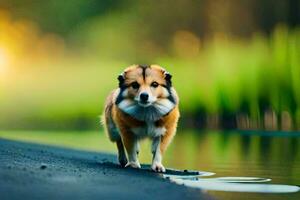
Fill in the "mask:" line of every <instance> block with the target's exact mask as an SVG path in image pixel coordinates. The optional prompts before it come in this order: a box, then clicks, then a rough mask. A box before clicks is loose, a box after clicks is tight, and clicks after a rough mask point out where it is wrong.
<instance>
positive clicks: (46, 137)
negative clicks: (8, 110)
mask: <svg viewBox="0 0 300 200" xmlns="http://www.w3.org/2000/svg"><path fill="white" fill-rule="evenodd" d="M0 137H4V138H11V139H17V140H25V141H34V142H39V143H45V144H52V145H59V146H66V147H72V148H76V149H84V150H93V151H106V152H113V153H115V152H116V148H115V146H114V145H113V144H111V143H110V142H109V141H108V139H107V138H106V137H105V135H104V134H101V133H98V132H32V131H27V132H24V131H22V132H20V131H17V132H3V131H2V132H0ZM141 147H142V149H141V153H140V156H139V157H140V161H141V162H142V163H149V162H151V153H150V144H149V142H145V143H144V144H142V145H141ZM164 165H165V166H166V167H168V168H176V169H182V170H184V169H189V170H197V171H206V172H212V174H206V175H208V176H206V177H195V176H190V177H186V178H185V179H183V178H184V177H182V176H181V177H179V178H178V177H177V180H175V181H174V177H172V178H173V180H172V181H174V182H176V181H177V183H178V184H185V185H189V186H190V187H197V188H202V189H204V190H205V191H206V192H207V193H209V194H211V195H212V196H215V197H216V198H219V199H293V200H298V199H300V192H296V193H295V191H297V189H298V187H294V186H299V185H300V133H284V132H237V131H233V132H221V131H205V132H203V131H196V130H179V131H178V133H177V135H176V136H175V138H174V141H173V142H172V144H171V146H170V148H169V149H168V150H167V152H166V154H165V156H164ZM175 178H176V177H175ZM180 181H181V182H180ZM182 181H185V182H182ZM228 184H229V185H228ZM278 184H280V185H279V186H278ZM195 185H196V186H195ZM283 185H285V186H283ZM290 186H291V187H290ZM266 192H267V193H266ZM287 192H291V193H287Z"/></svg>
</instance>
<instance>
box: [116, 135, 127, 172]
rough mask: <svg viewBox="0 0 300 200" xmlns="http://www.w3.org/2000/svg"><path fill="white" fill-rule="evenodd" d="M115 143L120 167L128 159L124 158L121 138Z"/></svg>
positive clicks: (123, 165)
mask: <svg viewBox="0 0 300 200" xmlns="http://www.w3.org/2000/svg"><path fill="white" fill-rule="evenodd" d="M116 143H117V147H118V160H119V163H120V165H121V166H122V167H125V165H126V164H127V162H128V161H127V158H126V153H125V149H124V145H123V142H122V140H121V138H120V139H119V140H118V141H117V142H116Z"/></svg>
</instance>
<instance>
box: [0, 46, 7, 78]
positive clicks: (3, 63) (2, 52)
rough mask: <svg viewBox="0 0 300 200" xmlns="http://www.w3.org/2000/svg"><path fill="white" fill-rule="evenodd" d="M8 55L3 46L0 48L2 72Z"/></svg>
mask: <svg viewBox="0 0 300 200" xmlns="http://www.w3.org/2000/svg"><path fill="white" fill-rule="evenodd" d="M8 60H9V59H8V55H7V53H6V51H5V50H4V49H3V48H0V73H1V74H2V73H4V72H5V71H6V69H7V66H8Z"/></svg>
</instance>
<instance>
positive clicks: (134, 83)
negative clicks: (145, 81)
mask: <svg viewBox="0 0 300 200" xmlns="http://www.w3.org/2000/svg"><path fill="white" fill-rule="evenodd" d="M131 87H132V88H133V89H139V87H140V84H138V82H136V81H135V82H133V83H131Z"/></svg>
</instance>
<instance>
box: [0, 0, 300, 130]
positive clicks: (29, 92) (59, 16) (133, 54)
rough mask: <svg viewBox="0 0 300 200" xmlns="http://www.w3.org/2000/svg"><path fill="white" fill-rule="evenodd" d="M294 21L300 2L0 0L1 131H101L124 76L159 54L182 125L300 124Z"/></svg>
mask: <svg viewBox="0 0 300 200" xmlns="http://www.w3.org/2000/svg"><path fill="white" fill-rule="evenodd" d="M299 24H300V1H299V0H288V1H279V0H275V1H270V0H264V1H258V0H254V1H251V0H243V1H237V0H232V1H224V0H215V1H212V0H174V1H167V0H165V1H150V0H145V1H138V0H103V1H96V0H73V1H59V0H49V1H37V0H26V1H24V0H2V1H1V2H0V128H1V129H24V128H27V129H95V128H96V127H99V123H98V121H99V119H98V118H97V116H98V115H100V114H101V112H102V108H103V103H104V99H105V96H106V95H107V94H108V93H109V91H110V90H111V89H112V88H114V87H116V86H117V81H116V76H117V74H119V73H120V72H121V71H122V70H123V68H125V67H126V66H128V65H130V64H133V63H158V64H161V65H163V66H164V67H165V68H167V69H168V70H169V71H170V72H172V73H173V75H174V83H175V86H176V88H177V89H178V92H179V94H180V97H181V109H182V113H183V117H182V124H183V125H185V126H197V127H203V128H240V129H268V130H277V129H282V130H296V129H297V130H299V129H300V30H299Z"/></svg>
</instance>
